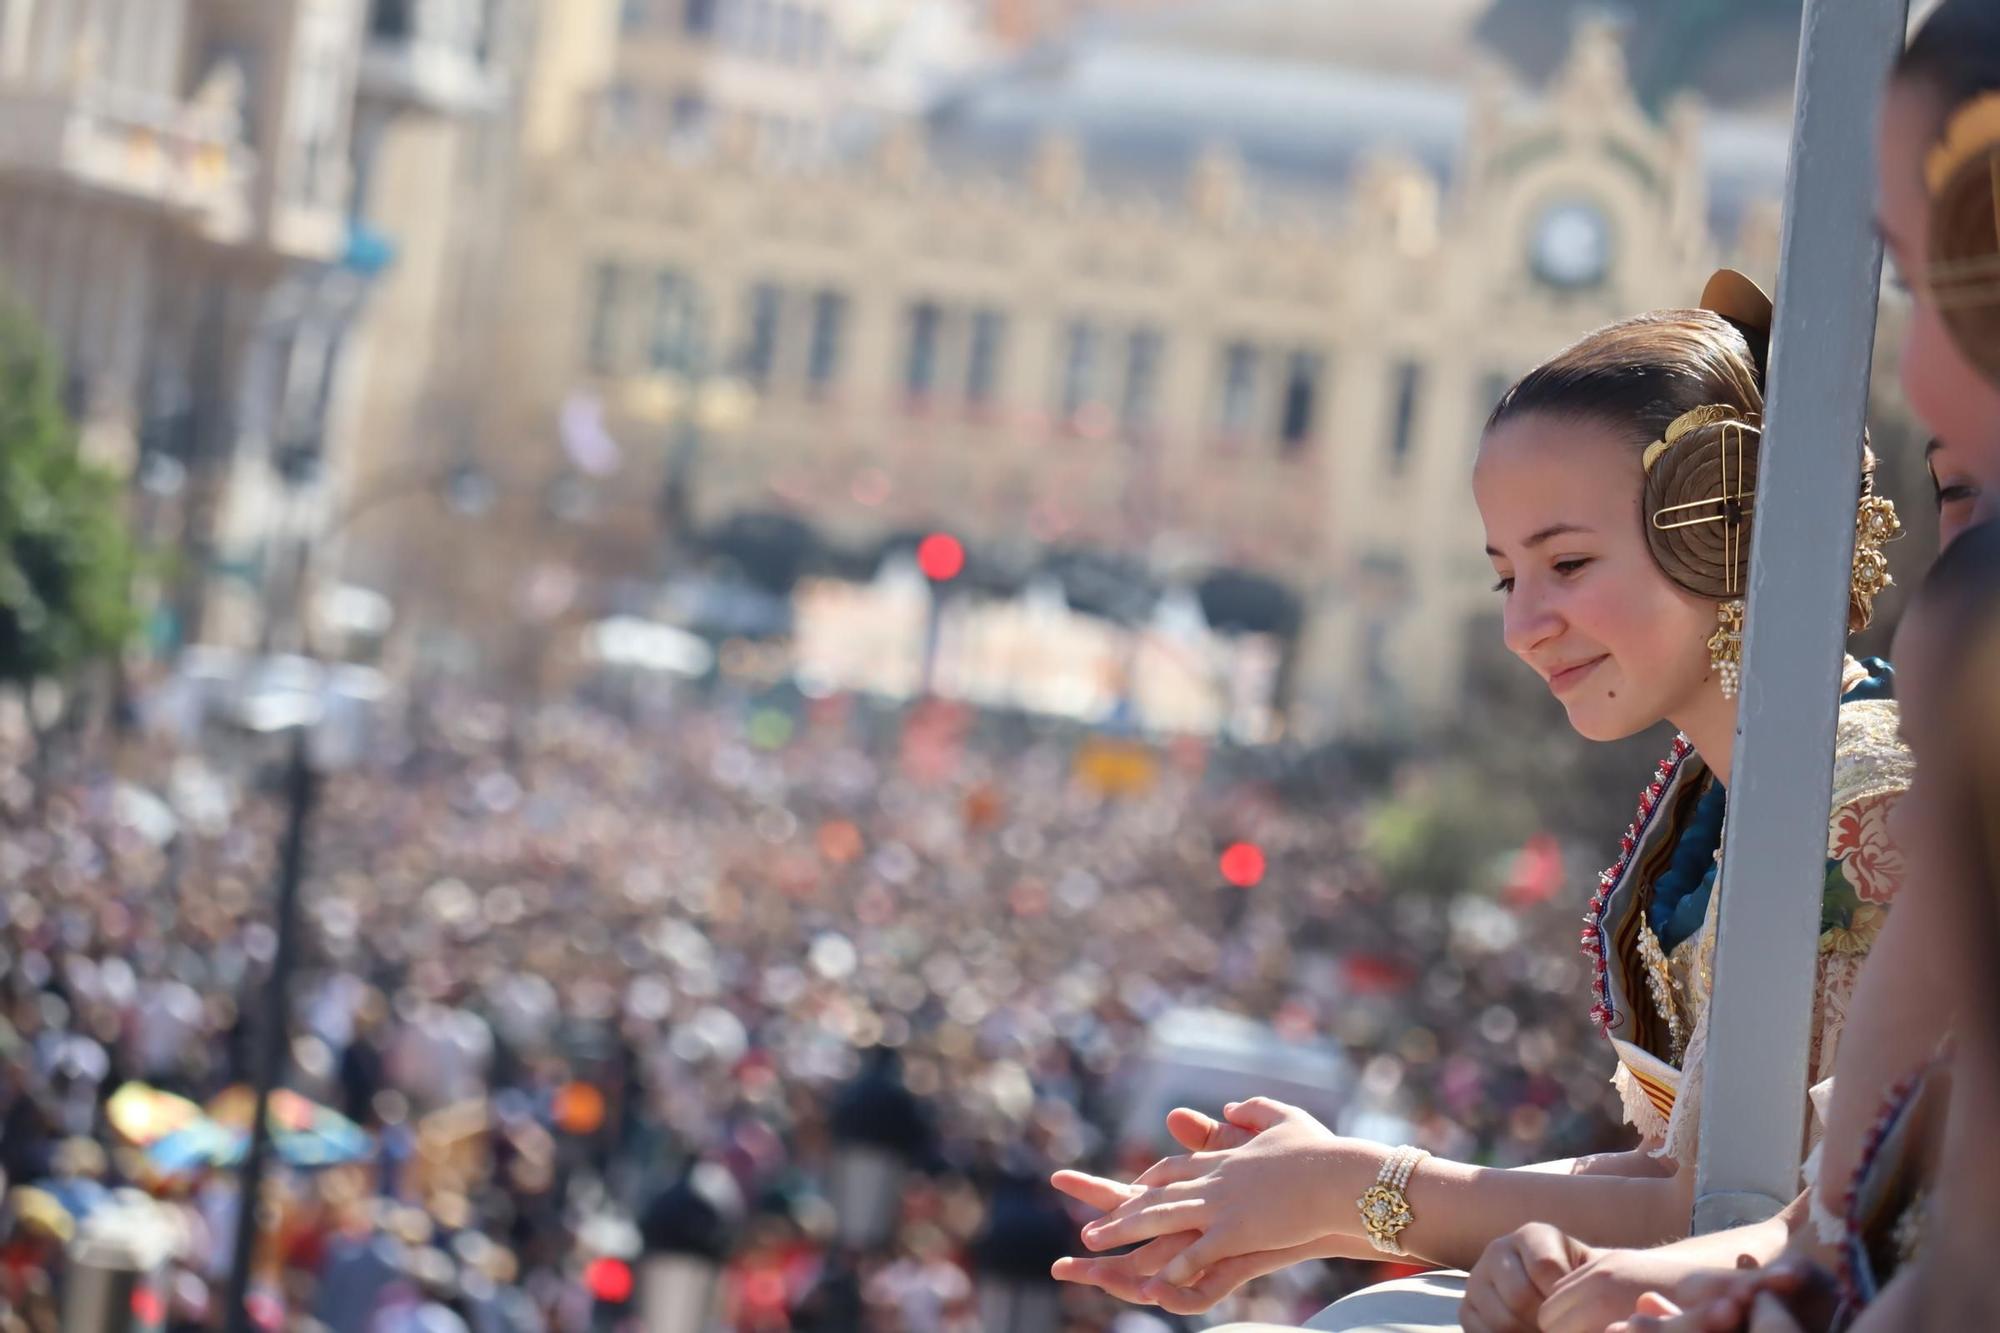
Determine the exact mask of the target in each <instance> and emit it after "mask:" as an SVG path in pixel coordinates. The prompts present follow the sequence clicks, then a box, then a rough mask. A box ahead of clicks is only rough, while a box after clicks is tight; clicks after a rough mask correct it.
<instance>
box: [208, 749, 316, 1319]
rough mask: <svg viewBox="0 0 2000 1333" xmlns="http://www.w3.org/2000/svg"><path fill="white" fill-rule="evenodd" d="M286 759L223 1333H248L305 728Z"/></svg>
mask: <svg viewBox="0 0 2000 1333" xmlns="http://www.w3.org/2000/svg"><path fill="white" fill-rule="evenodd" d="M289 731H290V733H291V747H290V748H291V755H290V760H289V763H288V765H287V769H286V776H285V840H284V844H283V850H282V851H281V853H280V861H279V865H278V903H277V917H278V919H277V932H278V948H277V954H276V956H275V957H274V958H273V959H272V961H271V975H270V979H269V980H268V981H267V982H266V983H265V989H266V995H265V997H264V1003H263V1004H262V1005H261V1006H260V1007H259V1009H258V1010H257V1011H256V1012H257V1014H258V1017H259V1019H260V1021H261V1026H260V1027H259V1028H258V1031H257V1041H256V1044H255V1047H254V1054H253V1057H252V1058H253V1061H254V1073H253V1078H254V1080H255V1081H254V1089H255V1094H256V1095H255V1097H254V1099H253V1102H254V1105H253V1108H252V1111H251V1120H250V1146H249V1150H248V1152H247V1154H246V1155H245V1156H244V1159H243V1173H242V1177H241V1180H240V1182H239V1190H240V1197H239V1202H238V1205H237V1217H236V1244H235V1250H234V1254H233V1256H232V1258H231V1261H230V1265H229V1291H228V1296H227V1298H226V1300H225V1303H224V1305H223V1310H224V1312H225V1314H224V1317H225V1319H226V1320H227V1324H226V1327H227V1328H228V1330H229V1333H250V1329H251V1320H250V1312H249V1310H248V1308H247V1306H246V1299H247V1297H248V1296H249V1294H250V1268H251V1264H252V1262H253V1260H254V1259H255V1251H256V1245H257V1235H258V1232H259V1231H260V1230H261V1229H262V1228H261V1227H260V1226H259V1224H258V1216H257V1214H258V1212H259V1210H260V1207H261V1204H262V1201H263V1189H264V1163H265V1160H266V1159H267V1158H268V1156H269V1154H270V1137H271V1135H270V1123H269V1117H270V1106H271V1093H272V1090H273V1089H274V1088H275V1087H276V1085H277V1081H278V1077H279V1074H280V1072H281V1071H282V1069H283V1068H284V1059H285V1042H286V1038H287V1029H288V1028H289V1026H290V1015H291V995H290V989H291V977H292V968H293V966H294V964H295V962H296V960H297V954H298V934H299V931H298V916H299V886H300V883H301V881H302V880H303V879H304V876H305V855H306V835H307V832H308V829H309V827H310V824H311V821H312V810H313V802H314V798H315V796H316V795H317V792H318V778H317V775H316V774H315V773H314V772H313V767H312V763H311V760H310V759H309V757H308V755H307V752H306V751H307V746H308V745H309V744H310V743H311V742H310V731H309V727H308V726H307V725H301V724H299V723H296V722H295V723H294V724H293V725H291V726H290V727H289Z"/></svg>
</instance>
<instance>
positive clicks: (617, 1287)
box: [583, 1257, 632, 1305]
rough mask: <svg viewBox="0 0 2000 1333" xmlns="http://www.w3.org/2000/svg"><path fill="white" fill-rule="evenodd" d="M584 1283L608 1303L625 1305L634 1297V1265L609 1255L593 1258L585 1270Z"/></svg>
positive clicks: (596, 1295) (592, 1293) (597, 1296)
mask: <svg viewBox="0 0 2000 1333" xmlns="http://www.w3.org/2000/svg"><path fill="white" fill-rule="evenodd" d="M583 1285H584V1286H585V1287H587V1288H589V1289H590V1294H591V1295H592V1296H595V1297H596V1298H597V1299H598V1300H600V1301H603V1302H604V1303H605V1304H606V1305H623V1304H624V1303H625V1302H627V1301H629V1300H631V1299H632V1265H630V1264H628V1263H626V1262H625V1261H624V1260H622V1259H612V1258H609V1257H606V1258H601V1259H592V1260H591V1261H590V1265H589V1267H587V1268H585V1269H584V1270H583Z"/></svg>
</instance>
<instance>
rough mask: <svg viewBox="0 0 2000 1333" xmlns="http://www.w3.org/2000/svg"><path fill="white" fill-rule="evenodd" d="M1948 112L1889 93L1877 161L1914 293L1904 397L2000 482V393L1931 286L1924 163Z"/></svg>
mask: <svg viewBox="0 0 2000 1333" xmlns="http://www.w3.org/2000/svg"><path fill="white" fill-rule="evenodd" d="M1943 120H1944V108H1943V107H1942V106H1941V105H1940V103H1939V99H1938V97H1937V95H1936V94H1935V93H1934V92H1932V91H1931V90H1930V89H1929V88H1928V87H1927V86H1925V85H1923V84H1921V83H1915V82H1912V81H1910V80H1908V79H1897V80H1895V81H1893V82H1892V83H1891V84H1890V85H1889V93H1888V96H1887V98H1886V99H1885V100H1884V102H1883V105H1882V133H1881V142H1880V144H1879V145H1878V152H1877V155H1876V160H1877V162H1878V164H1879V165H1878V170H1879V172H1880V175H1881V180H1880V186H1879V188H1880V193H1881V205H1880V208H1881V212H1880V217H1879V221H1880V224H1881V228H1882V240H1883V244H1884V245H1885V246H1886V247H1887V248H1888V251H1889V258H1890V261H1891V262H1892V263H1893V264H1894V265H1895V268H1896V271H1897V273H1898V274H1899V275H1900V276H1901V278H1902V280H1903V281H1904V282H1906V283H1908V285H1909V291H1910V303H1911V310H1910V329H1909V338H1908V340H1907V341H1906V342H1905V343H1904V344H1903V364H1902V377H1903V392H1904V394H1905V395H1906V396H1907V397H1908V398H1909V400H1910V406H1911V408H1913V409H1914V410H1915V411H1916V413H1917V415H1918V416H1920V417H1922V418H1923V419H1924V422H1925V423H1926V424H1927V425H1929V427H1930V428H1931V430H1932V431H1933V432H1934V433H1935V434H1936V435H1937V436H1938V438H1939V439H1942V440H1945V441H1947V442H1948V443H1949V444H1950V446H1951V447H1952V448H1953V449H1954V450H1956V451H1958V453H1959V454H1960V456H1961V458H1962V459H1963V461H1964V462H1965V464H1966V466H1968V467H1970V468H1972V469H1974V470H1975V471H1976V472H1977V473H1979V474H1980V475H1982V476H1995V475H2000V388H1996V387H1995V386H1994V385H1993V384H1991V383H1990V382H1988V381H1987V379H1986V377H1985V376H1983V375H1981V374H1980V373H1979V372H1978V371H1977V370H1976V369H1974V368H1973V366H1972V363H1971V362H1969V361H1967V360H1966V359H1965V357H1964V355H1963V354H1962V353H1960V351H1959V350H1958V345H1957V344H1956V343H1955V342H1954V341H1953V340H1952V337H1951V333H1950V331H1949V330H1948V329H1947V328H1946V327H1945V323H1944V320H1943V319H1942V318H1941V317H1940V316H1939V314H1938V309H1937V303H1936V301H1935V300H1934V299H1933V294H1932V292H1931V290H1930V284H1929V283H1928V282H1927V281H1926V280H1925V275H1926V274H1927V273H1928V272H1929V271H1930V262H1931V261H1930V187H1929V186H1928V185H1927V184H1926V183H1925V181H1924V161H1925V159H1926V158H1927V157H1928V156H1929V155H1930V150H1931V147H1932V145H1933V144H1934V143H1935V142H1936V140H1937V138H1938V135H1939V133H1940V126H1941V124H1942V122H1943Z"/></svg>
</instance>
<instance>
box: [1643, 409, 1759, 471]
mask: <svg viewBox="0 0 2000 1333" xmlns="http://www.w3.org/2000/svg"><path fill="white" fill-rule="evenodd" d="M1742 415H1743V414H1742V413H1741V412H1738V411H1737V410H1736V409H1735V408H1733V407H1730V406H1728V405H1727V404H1724V403H1710V404H1708V405H1707V406H1705V407H1695V408H1690V409H1688V410H1687V411H1685V412H1683V413H1681V414H1680V415H1679V416H1677V417H1675V418H1674V421H1673V424H1672V425H1671V426H1668V427H1667V433H1666V436H1665V437H1664V438H1662V439H1658V440H1654V441H1653V442H1652V443H1651V444H1649V445H1647V446H1646V454H1645V457H1644V459H1642V460H1641V461H1642V462H1643V463H1644V465H1645V469H1646V471H1648V472H1651V471H1652V470H1653V464H1655V463H1657V462H1659V461H1660V455H1661V454H1663V453H1665V452H1666V451H1667V450H1669V449H1671V448H1673V447H1674V446H1675V445H1676V444H1679V443H1680V441H1681V437H1682V436H1683V435H1686V434H1687V433H1688V432H1689V431H1691V430H1700V429H1701V428H1702V427H1703V426H1713V425H1714V424H1715V423H1716V422H1718V421H1736V420H1741V419H1742Z"/></svg>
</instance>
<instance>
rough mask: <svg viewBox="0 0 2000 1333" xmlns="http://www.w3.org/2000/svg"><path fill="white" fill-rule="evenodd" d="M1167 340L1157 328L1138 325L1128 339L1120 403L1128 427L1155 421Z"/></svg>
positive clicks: (1137, 427) (1121, 421)
mask: <svg viewBox="0 0 2000 1333" xmlns="http://www.w3.org/2000/svg"><path fill="white" fill-rule="evenodd" d="M1165 355H1166V340H1165V338H1163V337H1162V336H1161V334H1160V331H1159V330H1158V329H1155V328H1143V327H1142V328H1136V329H1134V330H1132V335H1131V337H1129V338H1128V339H1126V342H1125V392H1124V394H1123V395H1122V396H1121V398H1120V400H1119V403H1118V421H1119V424H1120V425H1122V426H1124V427H1125V429H1127V430H1144V429H1146V428H1147V427H1149V426H1151V425H1153V424H1154V421H1155V419H1156V413H1157V411H1158V407H1159V403H1158V399H1159V396H1160V362H1161V361H1162V360H1163V359H1164V358H1165Z"/></svg>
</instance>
